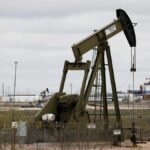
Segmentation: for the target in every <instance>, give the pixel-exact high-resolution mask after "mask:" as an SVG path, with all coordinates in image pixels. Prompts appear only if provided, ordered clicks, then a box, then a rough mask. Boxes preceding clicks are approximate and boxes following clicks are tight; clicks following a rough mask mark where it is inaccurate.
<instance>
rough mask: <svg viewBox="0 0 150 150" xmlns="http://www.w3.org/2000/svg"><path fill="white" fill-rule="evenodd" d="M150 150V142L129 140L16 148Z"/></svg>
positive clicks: (3, 149) (3, 148) (7, 147)
mask: <svg viewBox="0 0 150 150" xmlns="http://www.w3.org/2000/svg"><path fill="white" fill-rule="evenodd" d="M11 148H12V147H11V145H1V148H0V149H1V150H10V149H11ZM133 149H134V150H150V142H147V143H142V144H137V146H136V147H133V146H132V144H131V143H130V142H129V141H126V142H124V143H121V145H120V146H112V145H110V144H109V143H108V145H107V144H106V143H105V144H104V143H76V144H70V143H68V144H65V145H64V144H63V143H59V144H56V143H55V144H54V143H48V144H47V143H42V144H41V143H36V144H29V145H15V150H133Z"/></svg>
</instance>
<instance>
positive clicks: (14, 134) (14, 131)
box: [12, 61, 18, 150]
mask: <svg viewBox="0 0 150 150" xmlns="http://www.w3.org/2000/svg"><path fill="white" fill-rule="evenodd" d="M14 64H15V75H14V98H13V112H12V128H13V144H12V150H15V143H16V123H15V118H14V104H15V96H16V77H17V76H16V75H17V64H18V62H17V61H15V62H14Z"/></svg>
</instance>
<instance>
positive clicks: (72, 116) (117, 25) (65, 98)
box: [35, 9, 136, 129]
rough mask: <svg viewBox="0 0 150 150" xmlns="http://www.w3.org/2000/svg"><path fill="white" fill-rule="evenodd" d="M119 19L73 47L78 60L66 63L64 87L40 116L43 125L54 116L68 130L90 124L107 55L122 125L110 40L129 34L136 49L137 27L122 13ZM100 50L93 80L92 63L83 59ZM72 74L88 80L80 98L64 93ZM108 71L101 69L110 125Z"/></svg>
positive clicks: (114, 100) (117, 118)
mask: <svg viewBox="0 0 150 150" xmlns="http://www.w3.org/2000/svg"><path fill="white" fill-rule="evenodd" d="M116 14H117V19H115V20H114V21H113V22H112V23H110V24H108V25H106V26H105V27H104V28H102V29H100V30H97V31H96V32H94V33H93V34H91V35H90V36H88V37H87V38H85V39H83V40H82V41H80V42H78V43H76V44H73V46H72V50H73V54H74V57H75V61H74V62H69V61H65V63H64V69H63V75H62V79H61V84H60V88H59V91H58V92H57V93H55V94H54V95H53V96H52V97H51V98H50V99H49V101H48V102H47V104H46V105H45V106H44V107H43V108H42V109H41V110H40V111H39V112H38V113H37V114H36V116H35V120H37V121H42V116H43V115H45V114H53V115H54V116H55V120H54V121H52V122H51V123H52V124H53V123H54V122H58V123H66V126H65V128H66V129H68V128H71V126H72V124H73V123H76V122H78V123H87V122H90V118H89V113H88V112H87V111H86V110H85V108H86V105H87V102H88V99H89V95H90V92H91V88H92V85H93V83H94V79H95V76H96V73H97V70H98V67H99V66H101V68H103V67H104V65H105V64H104V62H103V60H104V57H105V55H106V58H107V62H108V70H109V75H110V82H111V87H112V95H113V102H114V108H115V114H116V122H117V124H119V125H121V115H120V110H119V104H118V97H117V90H116V83H115V77H114V71H113V65H112V59H111V51H110V46H109V44H108V39H110V38H112V37H114V36H115V35H117V34H118V33H119V32H121V31H123V32H124V33H125V36H126V39H127V41H128V43H129V45H130V47H135V46H136V37H135V32H134V27H133V24H132V22H131V20H130V18H129V16H128V15H127V14H126V12H125V11H124V10H122V9H117V10H116ZM95 47H97V49H98V50H97V55H96V59H95V62H94V65H93V67H92V70H91V72H90V75H89V78H88V73H89V70H90V65H91V62H90V61H89V60H88V61H87V62H82V57H83V55H84V54H85V53H87V52H88V51H90V50H92V49H93V48H95ZM69 70H79V71H84V77H83V81H82V85H81V89H80V94H79V95H78V94H69V95H67V94H66V93H65V92H64V91H63V89H64V84H65V80H66V76H67V72H68V71H69ZM104 70H105V69H101V73H102V80H104V81H102V91H101V94H102V96H103V114H104V122H105V124H108V108H107V97H106V86H105V84H106V83H105V80H106V78H105V71H104Z"/></svg>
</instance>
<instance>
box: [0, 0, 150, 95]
mask: <svg viewBox="0 0 150 150" xmlns="http://www.w3.org/2000/svg"><path fill="white" fill-rule="evenodd" d="M118 8H122V9H124V10H125V11H126V12H127V13H128V15H129V16H130V18H131V20H132V22H136V23H138V25H137V26H136V28H135V31H136V36H137V72H136V74H135V82H136V88H139V85H141V84H143V83H144V82H145V81H146V80H145V78H146V77H150V74H149V68H150V65H149V63H150V59H149V56H150V50H149V48H150V35H149V32H150V2H149V1H148V0H113V1H111V0H0V85H1V86H0V95H1V93H2V92H1V91H2V84H4V85H5V92H6V94H7V92H8V88H9V91H10V92H13V83H14V67H15V66H14V61H18V62H19V63H18V66H17V67H18V68H17V89H16V91H17V93H26V92H30V93H36V94H39V93H40V92H41V91H42V90H44V89H45V88H46V87H48V88H49V90H50V91H51V92H57V91H58V89H59V84H60V80H61V76H62V70H63V64H64V61H65V60H69V61H74V58H73V53H72V50H71V45H72V44H73V43H76V42H78V41H80V40H82V39H83V38H85V37H86V36H88V35H89V34H91V33H92V32H93V30H94V29H100V28H102V27H103V26H105V25H107V24H108V23H110V22H112V21H113V20H114V19H116V12H115V10H116V9H118ZM109 44H110V46H111V52H112V58H113V65H114V70H115V78H116V84H117V89H118V90H124V91H126V90H127V89H128V87H129V85H131V86H132V80H131V79H132V74H131V73H130V47H129V45H128V43H127V40H126V38H125V36H124V34H123V33H120V34H118V35H116V36H115V37H113V38H112V39H111V40H109ZM85 60H86V59H85ZM79 76H80V74H78V76H77V74H73V73H72V74H70V76H69V77H70V78H69V79H68V82H67V83H68V88H66V89H69V88H70V84H71V83H72V85H73V92H76V91H79V89H78V88H79V87H80V82H79ZM80 78H81V77H80ZM71 79H72V80H71ZM108 89H109V85H108Z"/></svg>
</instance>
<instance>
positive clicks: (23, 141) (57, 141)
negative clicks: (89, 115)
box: [0, 124, 144, 150]
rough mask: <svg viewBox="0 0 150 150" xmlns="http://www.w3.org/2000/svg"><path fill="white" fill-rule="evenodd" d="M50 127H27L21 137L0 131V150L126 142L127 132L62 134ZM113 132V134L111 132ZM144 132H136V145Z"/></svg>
mask: <svg viewBox="0 0 150 150" xmlns="http://www.w3.org/2000/svg"><path fill="white" fill-rule="evenodd" d="M61 126H62V128H56V126H54V127H53V128H51V129H40V128H37V127H36V128H34V127H29V126H28V127H27V128H26V129H27V134H23V135H25V136H22V135H21V134H20V133H19V132H20V131H18V129H16V128H1V129H0V149H1V150H7V149H8V150H9V149H12V150H21V149H22V150H51V149H54V150H59V149H60V150H61V149H63V150H75V149H79V150H82V149H84V150H88V149H89V150H90V149H95V150H96V149H102V148H103V147H106V146H108V147H111V146H112V145H113V144H119V145H120V146H121V142H122V141H123V140H126V139H128V140H129V139H130V136H131V131H130V129H124V130H121V135H120V133H117V132H118V129H113V128H109V129H107V130H106V129H104V128H102V126H101V125H98V124H96V126H94V127H92V128H84V129H83V128H80V127H79V126H78V127H77V128H76V129H70V130H66V129H65V128H63V126H65V125H61ZM115 131H116V133H117V134H115V133H114V132H115ZM142 133H144V131H142V130H137V132H136V135H137V139H138V141H140V140H143V137H142Z"/></svg>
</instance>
